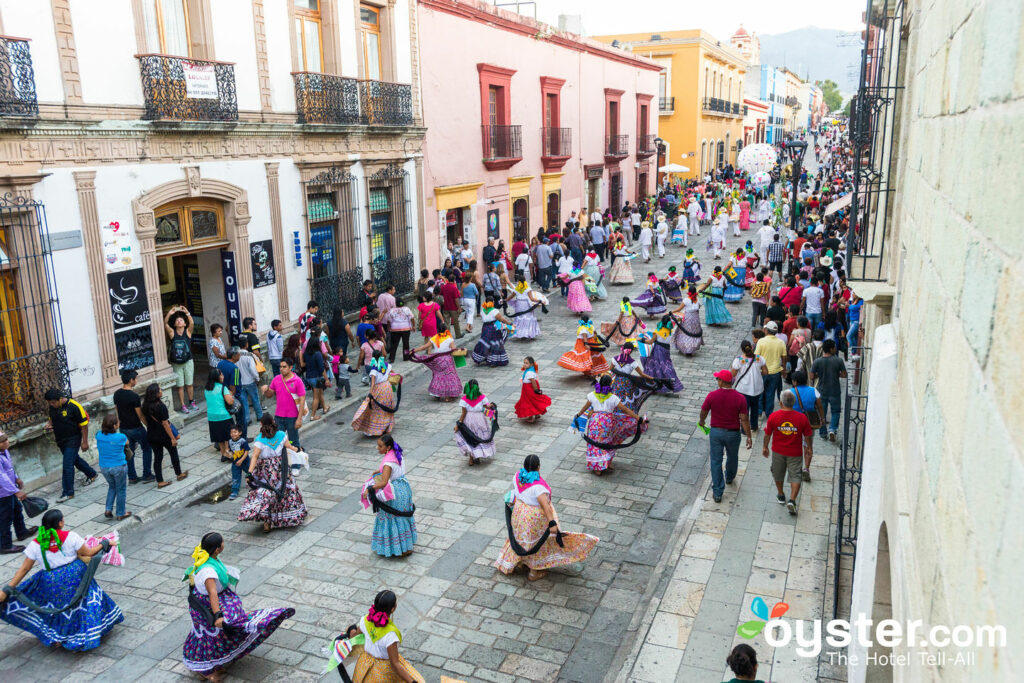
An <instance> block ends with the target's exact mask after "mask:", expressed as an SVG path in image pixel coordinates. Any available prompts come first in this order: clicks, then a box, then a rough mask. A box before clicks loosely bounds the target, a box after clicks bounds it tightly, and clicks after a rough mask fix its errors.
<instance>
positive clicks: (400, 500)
mask: <svg viewBox="0 0 1024 683" xmlns="http://www.w3.org/2000/svg"><path fill="white" fill-rule="evenodd" d="M377 452H378V453H380V454H381V455H382V456H384V457H383V459H381V461H380V467H378V468H377V472H375V473H374V475H373V477H372V478H371V479H370V481H368V482H366V484H365V485H364V486H363V495H362V500H363V506H364V507H371V506H372V507H373V508H374V512H375V513H376V515H377V519H376V521H375V522H374V524H373V536H372V538H371V541H370V547H371V548H373V552H375V553H377V554H378V555H382V556H384V557H395V556H397V555H408V554H409V553H411V552H412V548H413V546H414V545H415V544H416V520H415V519H414V517H413V514H412V513H414V512H415V509H416V506H415V505H413V502H412V487H411V486H409V482H408V480H407V479H406V478H405V460H404V458H403V454H402V447H401V446H399V445H398V444H397V443H395V440H394V439H393V438H392V437H391V435H390V434H385V435H384V436H382V437H380V438H379V439H377ZM370 488H372V489H373V493H374V497H375V498H376V499H377V500H379V501H386V505H387V506H388V507H390V508H391V509H392V510H394V511H395V512H397V513H399V514H393V513H391V512H388V511H386V510H385V509H384V508H383V507H378V506H377V505H375V504H374V501H372V500H370V499H369V489H370ZM401 513H405V514H401Z"/></svg>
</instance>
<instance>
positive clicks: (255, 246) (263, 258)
mask: <svg viewBox="0 0 1024 683" xmlns="http://www.w3.org/2000/svg"><path fill="white" fill-rule="evenodd" d="M249 254H250V256H251V257H252V286H253V287H254V288H255V287H266V286H267V285H272V284H274V282H275V280H276V278H275V273H274V247H273V245H272V244H271V241H270V240H262V241H260V242H252V243H251V244H250V245H249Z"/></svg>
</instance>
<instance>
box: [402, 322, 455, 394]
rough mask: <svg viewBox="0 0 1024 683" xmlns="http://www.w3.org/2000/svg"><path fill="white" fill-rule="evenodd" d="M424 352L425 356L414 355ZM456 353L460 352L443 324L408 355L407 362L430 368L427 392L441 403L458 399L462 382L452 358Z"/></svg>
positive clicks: (439, 324)
mask: <svg viewBox="0 0 1024 683" xmlns="http://www.w3.org/2000/svg"><path fill="white" fill-rule="evenodd" d="M421 351H426V352H427V355H425V356H418V355H416V354H418V353H420V352H421ZM456 351H461V350H460V349H459V347H457V346H456V345H455V339H454V338H453V337H452V334H451V332H449V331H448V327H447V326H446V325H445V324H444V323H438V325H437V334H435V335H434V336H433V337H431V338H430V339H428V340H427V341H426V343H425V344H422V345H420V346H417V347H416V348H415V349H413V350H412V353H411V354H409V358H408V359H409V360H411V361H413V362H415V363H423V364H424V365H426V366H427V367H428V368H430V372H431V378H430V386H429V387H427V391H428V392H430V395H431V396H433V397H435V398H439V399H441V400H442V401H452V400H454V399H456V398H458V397H459V396H460V395H461V392H462V380H461V379H459V373H458V371H456V369H455V361H454V359H453V358H452V356H453V354H454V353H455V352H456Z"/></svg>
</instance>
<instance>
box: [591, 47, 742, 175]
mask: <svg viewBox="0 0 1024 683" xmlns="http://www.w3.org/2000/svg"><path fill="white" fill-rule="evenodd" d="M594 38H595V40H599V41H601V42H605V43H615V42H616V41H617V46H618V47H620V48H622V49H624V50H627V51H630V52H633V53H634V54H636V55H640V56H643V57H648V58H650V59H653V60H654V61H655V62H658V63H659V64H661V65H662V71H661V75H660V79H661V80H660V84H659V92H658V110H659V114H660V116H659V120H658V133H659V135H660V137H661V138H662V140H664V141H665V153H664V155H661V156H659V158H658V166H659V167H660V166H664V165H666V164H669V163H673V164H681V165H683V166H686V167H687V168H689V169H690V170H689V171H688V172H686V173H681V174H677V176H678V177H681V178H696V177H698V174H700V173H703V172H705V171H709V170H713V169H716V168H719V167H721V166H724V165H725V164H726V163H731V164H733V165H735V163H736V154H737V153H738V152H739V149H740V148H741V147H742V144H743V116H744V110H743V79H744V76H745V75H746V62H745V61H744V59H743V57H742V55H740V54H739V52H737V51H736V50H735V49H734V48H732V47H730V46H729V45H728V44H727V43H723V42H722V41H720V40H718V39H716V38H715V37H714V36H712V35H711V34H709V33H707V32H705V31H702V30H700V29H694V30H688V31H668V32H663V33H654V34H652V33H629V34H622V35H608V36H594Z"/></svg>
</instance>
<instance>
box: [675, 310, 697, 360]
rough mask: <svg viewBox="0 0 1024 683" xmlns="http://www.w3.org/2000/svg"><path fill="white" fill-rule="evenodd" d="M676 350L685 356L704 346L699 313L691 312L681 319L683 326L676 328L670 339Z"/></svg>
mask: <svg viewBox="0 0 1024 683" xmlns="http://www.w3.org/2000/svg"><path fill="white" fill-rule="evenodd" d="M672 341H673V342H674V343H675V345H676V348H677V349H679V351H680V352H681V353H685V354H687V355H690V354H693V353H696V352H697V349H699V348H700V347H701V346H703V345H704V330H703V329H702V328H701V326H700V313H699V312H698V311H692V312H690V313H687V314H686V316H685V317H684V318H683V324H682V325H680V326H679V327H677V328H676V332H675V335H674V336H673V337H672Z"/></svg>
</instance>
